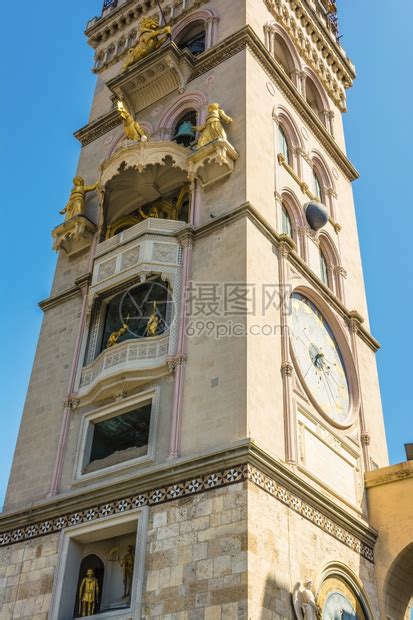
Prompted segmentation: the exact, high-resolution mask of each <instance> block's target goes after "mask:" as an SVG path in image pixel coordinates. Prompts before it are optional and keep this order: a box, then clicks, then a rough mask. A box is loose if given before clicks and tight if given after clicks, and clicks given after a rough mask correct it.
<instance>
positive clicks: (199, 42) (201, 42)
mask: <svg viewBox="0 0 413 620" xmlns="http://www.w3.org/2000/svg"><path fill="white" fill-rule="evenodd" d="M187 47H188V49H189V51H190V52H192V54H193V55H194V56H197V55H198V54H202V52H205V33H203V34H202V35H201V36H199V37H198V38H197V39H194V40H193V41H191V42H190V43H188V46H187Z"/></svg>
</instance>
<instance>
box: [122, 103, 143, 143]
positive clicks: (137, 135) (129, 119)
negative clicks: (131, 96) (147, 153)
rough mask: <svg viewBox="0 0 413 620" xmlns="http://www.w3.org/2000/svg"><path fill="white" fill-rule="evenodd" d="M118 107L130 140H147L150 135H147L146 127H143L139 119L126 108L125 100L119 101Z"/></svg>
mask: <svg viewBox="0 0 413 620" xmlns="http://www.w3.org/2000/svg"><path fill="white" fill-rule="evenodd" d="M117 108H118V112H119V114H120V116H121V118H122V120H123V127H124V131H125V135H126V137H127V138H128V140H135V141H136V142H147V140H148V136H147V135H146V133H145V131H144V129H142V127H141V126H140V125H139V123H138V121H135V120H134V118H133V116H132V115H131V114H130V113H129V112H128V110H127V109H126V107H125V104H124V103H123V101H118V103H117Z"/></svg>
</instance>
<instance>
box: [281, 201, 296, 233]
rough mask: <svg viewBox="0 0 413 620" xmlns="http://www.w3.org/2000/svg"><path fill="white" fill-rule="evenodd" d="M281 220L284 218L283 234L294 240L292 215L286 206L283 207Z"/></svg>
mask: <svg viewBox="0 0 413 620" xmlns="http://www.w3.org/2000/svg"><path fill="white" fill-rule="evenodd" d="M281 218H282V219H281V232H282V233H283V235H288V236H289V237H291V239H292V238H293V226H292V223H291V218H290V215H289V213H288V211H287V209H286V207H285V206H284V205H283V206H282V215H281Z"/></svg>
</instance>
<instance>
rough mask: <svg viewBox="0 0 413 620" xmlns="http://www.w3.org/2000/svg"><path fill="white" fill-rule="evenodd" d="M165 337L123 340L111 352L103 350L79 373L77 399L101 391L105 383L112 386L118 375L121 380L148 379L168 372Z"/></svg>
mask: <svg viewBox="0 0 413 620" xmlns="http://www.w3.org/2000/svg"><path fill="white" fill-rule="evenodd" d="M168 344H169V334H162V335H161V336H154V337H152V338H139V339H136V340H126V341H124V342H122V343H120V344H117V345H115V346H114V347H112V348H109V349H105V351H102V353H101V354H100V355H99V356H98V357H97V358H96V359H95V360H94V361H93V362H92V363H91V364H89V365H88V366H85V367H84V368H83V369H82V373H81V377H80V386H79V392H78V394H79V397H80V398H82V397H83V396H85V395H86V394H89V393H90V392H91V391H92V390H95V389H104V387H105V384H106V383H108V384H109V383H110V385H111V386H113V385H114V384H115V383H116V381H115V377H116V376H118V375H122V377H121V380H122V381H124V380H125V379H127V376H128V375H133V379H134V380H136V381H137V382H139V380H140V379H142V380H143V379H146V380H147V378H148V375H151V376H152V374H151V373H153V375H154V376H155V375H156V376H159V375H160V374H165V373H166V372H168V366H167V355H168Z"/></svg>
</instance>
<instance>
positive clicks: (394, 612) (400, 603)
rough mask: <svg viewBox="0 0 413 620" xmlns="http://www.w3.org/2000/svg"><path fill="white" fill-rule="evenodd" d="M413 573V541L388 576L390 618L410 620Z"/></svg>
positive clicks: (386, 591) (386, 592)
mask: <svg viewBox="0 0 413 620" xmlns="http://www.w3.org/2000/svg"><path fill="white" fill-rule="evenodd" d="M412 575H413V542H412V543H410V545H408V546H407V547H406V548H405V549H404V550H403V551H402V552H401V553H400V554H399V555H398V557H397V558H396V559H395V561H394V562H393V564H392V566H391V568H390V570H389V573H388V576H387V580H386V587H385V610H386V615H387V617H388V618H389V619H390V620H410V617H411V603H412V599H413V580H412ZM409 614H410V615H409Z"/></svg>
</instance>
